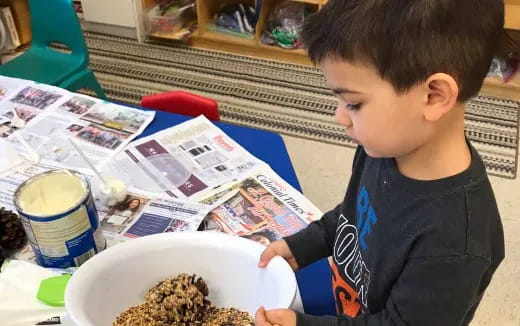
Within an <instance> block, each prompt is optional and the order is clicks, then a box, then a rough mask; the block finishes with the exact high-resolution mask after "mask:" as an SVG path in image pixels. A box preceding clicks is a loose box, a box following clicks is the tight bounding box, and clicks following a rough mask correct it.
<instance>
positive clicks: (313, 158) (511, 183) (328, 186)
mask: <svg viewBox="0 0 520 326" xmlns="http://www.w3.org/2000/svg"><path fill="white" fill-rule="evenodd" d="M284 140H285V143H286V145H287V148H288V151H289V154H290V156H291V159H292V162H293V165H294V168H295V170H296V174H297V175H298V179H299V181H300V184H301V186H302V188H303V192H304V193H305V195H306V196H307V197H308V198H309V199H310V200H311V201H313V202H314V203H315V204H316V205H317V206H318V207H319V208H320V209H321V210H322V211H324V212H325V211H327V210H329V209H332V208H334V207H335V205H336V204H338V203H339V202H340V201H341V200H342V199H343V195H344V193H345V189H346V185H347V182H348V180H349V178H350V172H351V171H350V169H351V166H352V159H353V156H354V150H353V149H350V148H345V147H341V146H336V145H329V144H324V143H319V142H314V141H309V140H305V139H300V138H295V137H289V136H284ZM491 183H492V184H493V189H494V191H495V195H496V198H497V201H498V205H499V208H500V213H501V216H502V223H503V225H504V233H505V241H506V258H505V260H504V261H503V262H502V265H501V266H500V267H499V269H498V270H497V272H496V274H495V276H494V279H493V281H492V282H491V285H490V286H489V288H488V290H487V291H486V294H485V297H484V299H483V301H482V303H481V304H480V307H479V309H478V310H477V313H476V315H475V318H474V320H473V322H472V324H471V325H472V326H483V325H500V326H519V325H520V178H517V179H515V180H508V179H503V178H498V177H491Z"/></svg>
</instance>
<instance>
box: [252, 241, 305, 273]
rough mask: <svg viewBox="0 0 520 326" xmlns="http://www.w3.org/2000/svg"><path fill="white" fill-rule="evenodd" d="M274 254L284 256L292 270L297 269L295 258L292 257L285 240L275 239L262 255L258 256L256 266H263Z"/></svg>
mask: <svg viewBox="0 0 520 326" xmlns="http://www.w3.org/2000/svg"><path fill="white" fill-rule="evenodd" d="M275 256H281V257H282V258H284V259H285V260H286V261H287V262H288V263H289V265H290V266H291V268H292V269H293V270H294V271H295V270H297V269H298V263H297V262H296V259H294V256H293V254H292V252H291V249H289V246H288V245H287V242H286V241H285V240H277V241H275V242H273V243H271V244H270V245H269V247H267V248H266V249H265V250H264V252H263V253H262V256H260V262H259V263H258V267H260V268H265V267H266V266H267V265H268V264H269V262H270V261H271V259H273V257H275Z"/></svg>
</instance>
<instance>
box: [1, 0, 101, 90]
mask: <svg viewBox="0 0 520 326" xmlns="http://www.w3.org/2000/svg"><path fill="white" fill-rule="evenodd" d="M29 6H30V10H31V26H32V27H31V29H32V35H33V36H32V37H33V40H32V45H31V48H30V49H29V50H27V52H25V53H24V54H22V55H20V56H19V57H17V58H16V59H13V60H11V61H9V62H8V63H6V64H4V65H1V66H0V75H4V76H9V77H16V78H22V79H30V80H33V81H36V82H39V83H44V84H49V85H54V86H59V87H62V88H66V89H68V90H70V91H77V90H78V89H81V88H87V89H91V90H93V91H95V92H96V94H97V96H98V97H100V98H103V99H105V98H106V96H105V93H104V92H103V89H102V88H101V86H100V85H99V83H98V81H97V80H96V77H95V76H94V74H93V73H92V71H91V70H90V69H89V68H88V65H89V60H88V48H87V45H86V43H85V39H84V38H83V31H82V30H81V25H80V23H79V20H78V17H77V15H76V12H75V10H74V6H73V4H72V0H46V1H43V0H29ZM53 43H55V44H56V43H57V44H61V45H64V46H66V47H67V48H68V49H69V50H70V51H65V52H67V53H65V52H64V51H57V50H56V49H54V48H52V47H51V44H53Z"/></svg>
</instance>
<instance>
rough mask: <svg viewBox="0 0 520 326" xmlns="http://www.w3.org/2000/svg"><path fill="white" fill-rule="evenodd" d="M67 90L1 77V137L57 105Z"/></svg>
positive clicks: (17, 129) (7, 135)
mask: <svg viewBox="0 0 520 326" xmlns="http://www.w3.org/2000/svg"><path fill="white" fill-rule="evenodd" d="M66 94H68V92H67V91H65V90H62V89H60V88H57V87H53V86H47V85H43V84H36V83H34V82H31V81H28V80H22V79H16V78H8V77H0V137H2V138H7V137H10V136H11V135H13V134H14V133H16V132H18V131H19V130H20V129H22V128H24V127H25V126H26V125H27V124H29V123H30V122H31V120H33V119H34V118H35V117H37V116H38V115H40V114H42V113H44V112H45V111H47V110H48V109H50V108H52V107H54V106H55V105H57V104H58V103H59V102H60V101H61V100H63V97H64V96H65V95H66Z"/></svg>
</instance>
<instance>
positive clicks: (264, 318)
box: [255, 307, 296, 326]
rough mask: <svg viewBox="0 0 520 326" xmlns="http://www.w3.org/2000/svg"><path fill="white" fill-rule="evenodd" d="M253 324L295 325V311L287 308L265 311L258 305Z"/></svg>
mask: <svg viewBox="0 0 520 326" xmlns="http://www.w3.org/2000/svg"><path fill="white" fill-rule="evenodd" d="M255 326H296V313H295V312H294V311H292V310H289V309H275V310H269V311H266V310H265V309H264V307H260V309H258V311H257V312H256V315H255Z"/></svg>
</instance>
